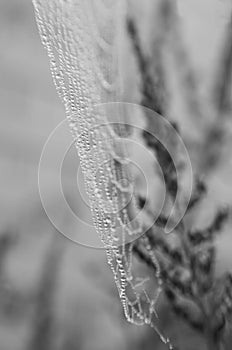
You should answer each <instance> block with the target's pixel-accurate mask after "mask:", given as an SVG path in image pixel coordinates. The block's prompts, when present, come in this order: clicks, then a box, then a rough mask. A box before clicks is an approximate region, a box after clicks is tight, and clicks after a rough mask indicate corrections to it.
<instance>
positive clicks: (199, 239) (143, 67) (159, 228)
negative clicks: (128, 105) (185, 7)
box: [128, 0, 232, 350]
mask: <svg viewBox="0 0 232 350" xmlns="http://www.w3.org/2000/svg"><path fill="white" fill-rule="evenodd" d="M160 11H161V12H160V13H162V20H163V22H164V23H166V28H168V27H167V23H169V25H170V28H171V29H173V30H170V28H169V31H170V32H172V35H173V33H174V35H177V34H178V39H179V40H178V44H177V48H176V49H175V50H174V51H175V52H174V56H176V55H178V57H179V58H181V59H182V62H183V61H184V64H185V75H184V77H182V78H181V79H183V78H184V79H185V83H186V84H187V85H189V84H190V85H189V86H188V89H187V88H186V91H187V92H186V94H187V95H188V96H189V93H190V91H191V94H192V96H191V97H189V98H188V96H187V102H186V103H187V104H188V106H189V109H191V108H193V107H194V113H198V117H200V118H202V116H203V114H204V112H203V110H202V107H201V106H202V101H199V102H198V99H199V97H198V96H197V88H196V86H195V85H196V81H195V79H194V71H193V69H192V67H191V66H190V65H189V62H188V59H187V54H186V52H185V49H184V45H183V43H182V41H181V38H180V31H179V28H178V21H177V20H178V19H177V16H176V13H175V11H174V7H173V2H172V1H169V0H167V1H166V0H165V1H163V2H161V7H160ZM231 25H232V21H231V22H230V24H229V25H228V31H227V33H226V37H225V44H224V50H223V53H222V59H221V62H220V67H219V69H218V77H217V79H216V82H215V83H214V87H213V89H212V91H213V101H214V111H215V118H214V120H213V122H212V125H208V128H207V132H206V133H205V135H204V136H205V137H204V140H203V141H202V144H201V147H206V146H207V147H206V148H207V149H206V151H205V152H204V166H202V168H201V171H200V170H199V169H198V174H195V185H194V189H193V193H192V197H191V200H190V202H189V204H188V209H187V212H186V214H185V216H184V218H183V219H182V220H181V222H180V223H179V224H178V226H177V227H176V228H175V229H174V231H173V232H172V233H171V234H170V235H165V234H164V227H165V224H166V222H167V219H168V218H167V215H166V213H162V214H161V215H160V216H159V217H158V219H157V220H156V222H155V224H154V225H153V227H152V228H150V229H149V230H147V232H146V233H145V234H146V236H147V238H148V239H149V242H150V245H151V246H152V249H153V250H154V251H155V253H156V256H157V258H158V260H159V264H160V267H161V274H162V278H163V283H164V291H165V295H166V298H167V300H168V302H169V303H170V306H171V308H172V310H173V312H174V313H175V314H176V315H177V316H178V317H180V318H181V319H182V320H184V321H185V322H186V323H187V324H188V325H189V326H190V327H191V328H192V329H194V330H195V331H196V332H198V333H200V334H202V335H203V337H204V338H205V341H206V344H207V346H208V349H210V350H214V349H215V350H219V349H220V350H221V349H223V343H224V339H225V337H226V334H227V331H228V329H229V327H230V321H231V315H232V274H231V273H225V274H224V275H223V276H221V277H218V276H217V275H216V273H215V256H216V248H215V238H216V237H217V236H218V234H220V233H221V232H222V229H223V226H224V224H225V223H226V222H227V221H228V217H229V209H228V208H219V209H218V211H217V213H216V214H215V217H214V219H213V221H212V223H211V224H210V225H209V226H208V227H206V228H203V229H192V227H194V226H197V225H191V227H190V225H189V220H187V218H188V217H191V215H193V212H194V210H193V209H194V208H197V207H198V206H199V205H200V203H201V201H202V198H204V196H205V194H206V192H207V181H206V178H204V180H202V174H206V173H207V171H209V170H210V171H212V170H213V169H214V167H215V166H216V165H217V163H218V161H219V156H220V149H219V148H220V147H219V140H220V141H222V140H223V138H224V136H225V127H224V125H225V123H224V121H225V119H226V118H225V116H226V115H227V114H228V108H229V107H230V106H229V102H230V101H229V97H228V96H229V91H230V83H231V72H232V50H231V47H232V46H231V45H232V40H231ZM128 33H129V36H130V38H131V42H132V45H133V49H134V53H135V56H136V59H137V63H138V68H139V71H140V75H141V95H142V98H141V104H142V105H143V106H144V107H148V108H149V109H152V110H154V111H155V112H157V113H159V114H161V115H162V116H163V117H165V116H166V110H167V109H166V106H167V104H168V87H167V85H166V84H165V81H166V77H165V69H164V66H163V62H164V61H163V59H162V55H163V51H162V45H164V42H163V43H162V42H161V41H162V40H163V41H165V40H168V39H167V35H166V37H163V38H162V39H161V40H158V43H159V45H158V47H157V45H156V50H155V51H153V53H154V56H153V57H152V58H148V57H147V56H146V55H145V54H144V51H143V49H142V45H141V42H140V38H139V33H138V30H137V28H136V24H135V22H134V20H133V19H131V18H130V19H129V20H128ZM156 44H157V41H156ZM157 52H158V54H157ZM154 61H155V63H154ZM154 65H155V69H154ZM185 97H186V96H185ZM195 102H196V103H195ZM196 107H197V108H196ZM148 122H149V123H152V121H151V120H149V121H148ZM171 123H172V125H173V126H174V127H175V128H176V130H177V131H178V133H180V132H179V127H178V125H177V124H176V123H174V122H171ZM143 137H144V140H145V143H146V145H147V147H148V148H149V149H150V150H152V151H153V152H154V154H155V156H156V159H157V160H158V162H159V164H160V166H161V169H162V172H163V175H164V180H165V185H166V189H167V196H168V197H169V199H170V200H172V201H174V199H175V195H176V191H177V186H178V185H179V184H178V183H177V176H176V168H175V165H174V163H173V160H172V159H171V157H170V154H169V153H168V151H167V150H166V148H165V147H163V146H162V145H161V144H160V142H159V141H157V140H156V139H154V137H153V136H151V135H150V134H148V133H147V132H145V131H144V133H143ZM170 142H171V140H170ZM215 146H216V148H217V149H215ZM200 163H201V165H202V163H203V162H202V160H201V162H200ZM180 164H181V160H180ZM182 166H183V164H182ZM183 169H184V167H183ZM145 202H146V208H147V211H148V212H149V214H150V215H152V208H151V207H149V204H147V201H146V199H145V198H143V197H140V198H139V204H140V207H144V205H145ZM193 219H194V222H197V217H196V214H194V216H193ZM133 251H134V254H136V255H137V256H138V257H139V258H140V259H141V261H142V262H144V263H145V264H147V265H148V266H149V267H150V268H151V269H153V270H154V271H155V270H156V266H155V265H154V264H153V262H152V260H151V259H150V256H149V254H148V252H147V251H146V247H145V246H144V243H143V240H142V239H138V240H137V241H136V242H135V244H134V247H133Z"/></svg>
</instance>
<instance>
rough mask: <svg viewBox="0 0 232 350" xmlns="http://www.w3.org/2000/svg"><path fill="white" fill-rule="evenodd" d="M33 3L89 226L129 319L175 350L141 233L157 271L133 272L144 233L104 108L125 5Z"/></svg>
mask: <svg viewBox="0 0 232 350" xmlns="http://www.w3.org/2000/svg"><path fill="white" fill-rule="evenodd" d="M33 4H34V8H35V14H36V20H37V24H38V28H39V33H40V36H41V40H42V44H43V45H44V46H45V48H46V50H47V53H48V57H49V60H50V67H51V73H52V77H53V80H54V83H55V86H56V89H57V92H58V94H59V96H60V98H61V99H62V101H63V104H64V106H65V111H66V116H67V119H68V122H69V126H70V129H71V132H72V134H73V137H74V140H75V145H76V147H77V150H78V154H79V157H80V164H81V168H82V172H83V175H84V179H85V186H86V191H87V194H88V197H89V202H90V207H91V212H92V216H93V221H94V225H95V228H96V230H97V232H98V234H99V235H100V238H101V240H102V242H103V244H104V247H105V249H106V254H107V260H108V263H109V265H110V267H111V269H112V272H113V275H114V279H115V282H116V285H117V288H118V291H119V296H120V299H121V301H122V305H123V309H124V312H125V315H126V318H127V320H128V321H130V322H132V323H134V324H139V325H142V324H148V325H150V326H151V327H153V328H154V329H155V330H156V332H157V333H158V334H159V336H160V338H161V340H162V341H163V342H164V343H165V344H167V345H168V347H169V349H172V345H171V343H170V341H169V339H167V338H164V337H163V336H162V335H161V333H160V332H159V330H158V328H157V326H156V323H157V318H158V316H157V313H156V310H155V306H156V302H157V300H158V296H159V294H160V292H161V289H162V280H161V278H160V269H159V265H158V262H157V259H156V257H155V255H154V252H153V251H152V249H151V247H150V245H149V241H148V240H147V239H146V237H144V235H143V238H142V239H143V244H144V247H146V250H147V252H148V253H149V255H150V258H151V260H152V262H153V264H154V265H155V266H156V271H157V272H156V275H155V276H154V275H153V276H151V278H150V277H149V275H148V274H146V273H144V271H141V270H139V269H137V264H138V262H137V261H135V257H133V255H132V247H133V241H134V239H135V238H136V237H139V236H141V234H142V224H141V222H140V220H139V219H138V218H137V216H136V214H137V208H136V201H135V199H134V197H133V194H132V193H131V185H130V184H131V182H132V181H133V179H132V177H131V172H130V161H129V159H128V155H127V152H126V147H125V145H124V144H123V139H122V138H121V136H122V135H123V134H124V133H125V132H126V128H125V127H122V128H120V127H119V126H118V125H117V123H116V124H115V123H110V121H109V118H108V116H109V112H110V113H111V114H112V115H114V116H115V115H116V118H117V120H118V121H120V118H121V116H120V108H119V109H118V110H117V108H116V107H115V105H114V109H112V110H110V111H109V106H107V104H106V105H104V104H102V103H103V102H108V101H117V100H119V99H120V93H121V85H122V84H121V79H120V74H119V73H120V69H119V67H120V62H119V54H118V53H119V51H120V50H119V44H120V41H121V40H122V37H121V31H122V28H123V24H124V20H125V3H124V1H123V0H117V1H115V0H33ZM115 109H116V110H115ZM121 119H122V118H121ZM114 121H115V119H114ZM118 140H121V142H119V141H118ZM132 217H133V220H132ZM137 270H139V271H140V272H141V275H142V276H144V275H145V277H141V276H140V275H139V273H140V272H138V273H137ZM154 277H156V278H154ZM155 279H156V282H154V280H155ZM149 283H150V286H149ZM154 291H155V292H154Z"/></svg>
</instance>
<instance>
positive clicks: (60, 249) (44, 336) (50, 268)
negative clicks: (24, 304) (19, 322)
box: [28, 232, 65, 350]
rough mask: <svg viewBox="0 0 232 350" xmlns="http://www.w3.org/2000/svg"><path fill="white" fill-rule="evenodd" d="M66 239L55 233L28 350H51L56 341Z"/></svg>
mask: <svg viewBox="0 0 232 350" xmlns="http://www.w3.org/2000/svg"><path fill="white" fill-rule="evenodd" d="M64 248H65V239H64V238H63V237H62V236H61V235H60V234H58V233H57V232H53V236H52V239H51V243H50V246H49V249H48V252H47V256H46V258H45V261H44V269H43V272H42V276H41V279H40V286H39V289H38V292H37V298H36V305H35V315H34V324H33V330H32V332H33V333H32V338H31V342H30V344H29V347H28V349H30V350H31V349H33V350H51V349H52V340H53V339H54V300H55V298H54V295H55V293H56V289H57V282H58V274H59V267H60V263H61V261H62V255H63V253H64Z"/></svg>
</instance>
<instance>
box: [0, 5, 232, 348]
mask: <svg viewBox="0 0 232 350" xmlns="http://www.w3.org/2000/svg"><path fill="white" fill-rule="evenodd" d="M48 1H49V0H48ZM141 3H143V5H141ZM133 6H134V13H135V17H136V12H137V13H140V18H138V21H141V23H140V25H141V27H143V24H142V23H143V22H142V21H144V18H145V17H146V16H147V14H149V6H150V1H148V0H146V1H142V2H141V1H139V0H138V1H134V4H133ZM139 7H142V8H140V9H139V10H138V8H139ZM229 8H230V4H229V2H228V1H222V0H221V1H220V0H180V1H179V11H180V15H181V18H182V20H183V27H184V28H185V40H186V45H187V47H188V50H189V53H190V57H191V60H192V62H193V64H194V66H195V67H196V71H197V74H198V77H199V79H201V85H200V86H201V90H200V91H199V94H200V95H201V97H202V98H204V95H206V91H207V88H208V86H209V84H210V81H211V78H212V75H213V73H214V68H215V65H216V64H217V60H218V52H220V49H221V46H220V45H221V38H222V35H223V32H224V29H225V24H226V22H227V21H228V11H229ZM129 76H130V74H129ZM132 80H133V77H132ZM132 85H133V84H132ZM133 94H134V95H135V96H136V93H135V92H131V96H130V95H129V96H128V99H129V100H130V101H132V100H133V98H132V96H134V95H133ZM134 102H137V101H134ZM174 107H175V108H174V110H173V115H174V117H175V118H177V119H178V121H179V122H180V123H181V121H182V119H183V120H184V113H185V111H184V110H183V107H182V104H181V100H177V101H176V103H175V106H174ZM0 111H1V112H0V113H1V124H0V349H1V350H26V349H28V350H37V349H38V350H52V349H55V350H58V349H59V350H64V349H67V350H72V349H73V350H74V349H80V350H93V349H94V350H98V349H99V350H116V349H119V350H124V349H125V350H126V349H130V348H133V349H144V350H145V349H147V350H148V349H160V350H161V349H164V348H165V347H164V346H163V345H162V344H161V343H160V341H159V340H158V337H157V335H156V334H155V333H153V332H152V331H151V330H149V329H146V328H145V327H136V326H133V325H130V324H128V323H127V322H126V320H125V318H124V315H123V311H122V307H121V303H120V300H119V297H118V294H117V291H116V287H115V284H114V281H113V276H112V275H111V272H110V269H109V268H108V266H107V263H106V258H105V253H104V251H103V250H96V249H87V248H85V247H82V246H80V245H77V244H75V243H73V242H71V241H70V240H68V239H66V238H65V237H64V236H62V235H61V234H60V233H58V231H57V230H56V229H55V228H54V226H53V225H52V224H51V222H50V221H49V219H48V218H47V215H46V213H45V211H44V209H43V207H42V204H41V201H40V197H39V191H38V184H37V171H38V163H39V159H40V154H41V151H42V148H43V145H44V143H45V141H46V139H47V137H48V136H49V134H50V132H51V131H52V130H53V129H54V128H55V127H56V126H57V124H58V123H59V122H60V121H62V120H63V119H64V108H63V106H62V104H61V102H60V100H59V98H58V96H57V94H56V91H55V88H54V86H53V83H52V79H51V75H50V71H49V66H48V59H47V56H46V52H45V50H44V49H43V48H42V45H41V43H40V38H39V35H38V31H37V27H36V24H35V18H34V13H33V7H32V4H31V2H30V1H28V0H20V1H18V0H1V1H0ZM188 127H189V126H188V124H183V130H184V133H185V130H188ZM184 133H183V134H184ZM70 137H71V136H70ZM54 152H56V150H54ZM57 152H59V148H58V149H57ZM226 154H227V155H226V156H224V157H223V158H222V160H221V163H220V167H219V170H218V171H217V172H216V174H214V176H212V177H209V184H210V189H209V194H208V195H207V197H206V198H205V200H204V204H203V206H202V207H201V209H200V210H201V212H202V213H201V221H202V222H201V223H200V222H199V225H201V224H204V226H206V225H207V223H208V222H209V221H210V220H211V218H212V216H213V213H214V212H215V210H216V207H217V206H218V205H219V204H226V203H228V204H230V203H232V196H231V194H232V186H231V175H232V163H231V162H232V158H231V149H230V145H229V146H228V150H227V153H226ZM75 155H76V154H75V152H73V153H72V156H70V157H68V159H67V161H66V169H64V173H63V183H64V190H65V194H66V196H67V198H69V200H70V203H71V204H72V207H73V208H74V209H75V208H76V210H77V211H79V212H83V216H85V211H86V210H87V207H86V205H85V204H84V203H83V201H82V199H81V198H80V197H79V195H78V194H76V195H75V188H76V187H75V186H76V174H75V171H74V170H75V169H76V167H77V164H78V158H77V157H75ZM54 158H55V157H54ZM54 168H55V166H54V163H53V157H51V163H50V166H48V168H47V169H46V174H45V177H44V178H45V179H46V184H45V185H46V187H47V191H48V197H49V200H50V202H51V203H52V205H53V206H54V208H55V210H57V212H58V213H59V217H60V220H63V222H64V224H62V225H63V226H65V225H67V226H68V225H71V223H70V222H69V220H67V218H66V217H65V215H62V207H61V206H60V203H59V201H57V193H56V188H54V183H53V178H54V176H55V174H54V172H55V170H54ZM81 229H83V227H82V228H81ZM85 229H86V230H88V227H87V226H86V228H85ZM70 230H73V231H74V232H77V234H78V230H80V227H78V226H77V225H74V226H73V227H72V228H71V229H70ZM81 236H83V232H81ZM231 245H232V237H231V232H230V225H229V226H226V228H225V232H224V233H223V235H222V236H221V237H220V239H219V241H218V272H219V273H220V272H221V271H222V270H224V269H230V268H231V267H232V258H231V252H230V249H231ZM160 317H161V327H163V328H164V329H165V330H166V332H169V335H170V336H174V337H176V335H177V334H178V330H179V329H180V328H181V327H182V328H183V330H184V332H183V331H182V332H180V333H181V334H180V337H181V339H180V340H179V342H180V343H181V342H182V343H183V344H185V345H184V347H183V349H186V350H188V349H196V347H197V346H198V343H199V344H200V343H201V342H200V341H201V340H200V339H198V338H197V337H196V336H195V334H194V333H193V332H192V331H191V330H190V329H188V328H187V327H185V326H184V325H183V324H179V323H178V322H176V320H175V319H174V318H173V316H172V315H171V313H170V311H168V309H167V310H166V309H165V311H164V310H163V313H162V310H161V315H160ZM183 334H184V335H183ZM189 339H190V340H189Z"/></svg>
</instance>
